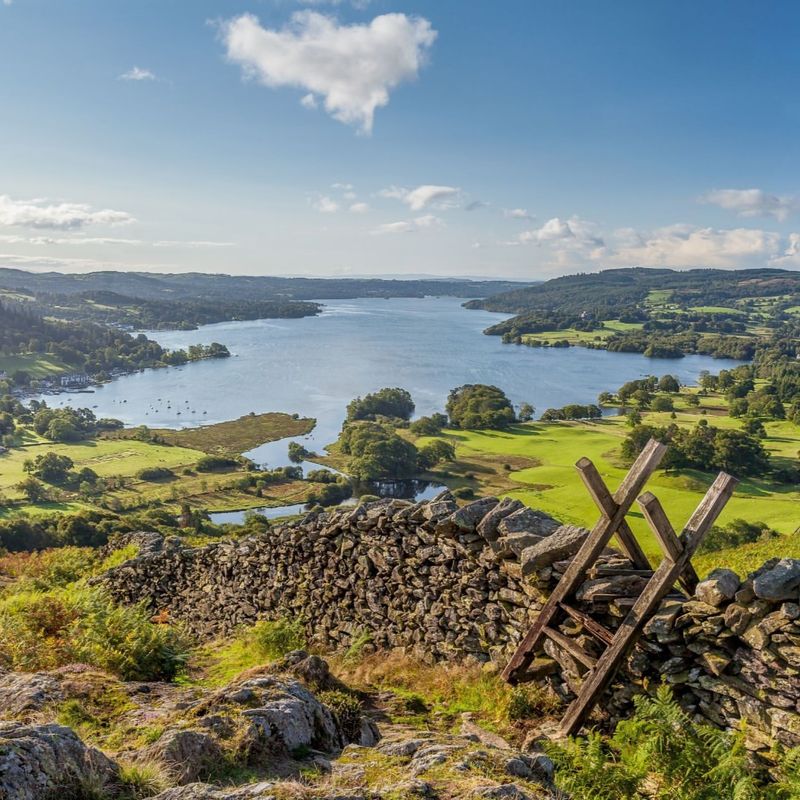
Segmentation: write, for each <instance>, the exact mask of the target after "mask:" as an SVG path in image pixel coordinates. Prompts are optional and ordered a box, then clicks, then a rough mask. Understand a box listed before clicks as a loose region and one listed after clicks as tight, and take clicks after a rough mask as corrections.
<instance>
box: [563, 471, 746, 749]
mask: <svg viewBox="0 0 800 800" xmlns="http://www.w3.org/2000/svg"><path fill="white" fill-rule="evenodd" d="M737 483H738V481H737V480H736V478H733V477H731V476H730V475H726V474H725V473H723V472H721V473H720V474H719V475H718V476H717V479H716V480H715V481H714V483H713V484H712V486H711V487H710V488H709V490H708V491H707V492H706V495H705V497H704V498H703V500H702V501H701V502H700V504H699V505H698V507H697V509H696V510H695V512H694V514H692V517H691V519H690V520H689V522H688V523H687V524H686V527H685V528H684V529H683V532H682V533H681V536H680V539H679V541H680V543H681V545H682V550H681V553H680V554H679V555H678V556H677V558H676V559H675V560H674V561H673V560H671V559H665V560H664V561H662V562H661V564H659V566H658V568H657V569H656V571H655V574H654V575H653V578H652V579H651V580H650V582H649V583H648V584H647V587H646V588H645V590H644V591H643V592H642V594H641V595H640V596H639V598H638V599H637V600H636V602H635V603H634V605H633V608H632V609H631V610H630V612H629V613H628V615H627V616H626V617H625V619H624V620H623V622H622V624H621V625H620V627H619V629H618V630H617V632H616V634H615V635H614V641H613V642H612V643H611V645H610V646H609V647H608V648H607V649H606V650H605V652H604V653H603V654H602V655H601V656H600V658H599V659H598V661H597V664H596V665H595V667H594V668H593V669H592V671H591V672H590V673H589V674H588V675H587V676H586V677H585V679H584V682H583V685H582V686H581V690H580V692H579V693H578V696H577V697H576V698H575V700H574V701H573V702H572V703H571V704H570V706H569V708H568V709H567V712H566V714H565V715H564V718H563V719H562V720H561V727H560V733H561V735H563V736H571V735H573V734H574V733H576V732H577V731H578V730H579V729H580V727H581V725H582V724H583V721H584V720H585V719H586V716H587V714H588V713H589V711H590V710H591V709H592V707H593V706H594V704H595V702H596V701H597V698H598V697H599V696H600V695H601V694H602V692H603V691H604V690H605V689H606V688H607V687H608V685H609V683H610V682H611V681H612V679H613V677H614V675H615V673H616V670H617V668H618V667H619V665H620V663H621V661H622V659H623V658H624V657H625V656H626V655H627V653H628V652H629V651H630V649H631V648H632V647H633V645H634V644H635V643H636V640H637V638H638V637H639V635H640V634H641V632H642V629H643V628H644V626H645V623H646V622H647V620H648V619H649V618H650V616H651V615H652V613H653V612H654V611H655V609H656V608H657V607H658V605H659V603H660V602H661V600H662V599H663V598H664V596H665V595H666V594H667V593H668V592H669V591H670V589H671V587H672V585H673V584H674V583H675V581H676V580H677V579H678V577H679V576H680V575H681V573H682V572H683V570H684V568H685V567H686V565H687V564H688V563H689V559H690V558H691V557H692V555H694V551H695V550H696V549H697V546H698V545H699V544H700V542H701V541H702V539H703V536H705V534H706V532H707V531H708V530H709V528H710V527H711V526H712V525H713V524H714V522H715V521H716V519H717V517H718V516H719V514H720V512H721V511H722V509H723V508H724V506H725V504H726V503H727V502H728V500H729V499H730V496H731V494H732V493H733V490H734V488H735V487H736V484H737Z"/></svg>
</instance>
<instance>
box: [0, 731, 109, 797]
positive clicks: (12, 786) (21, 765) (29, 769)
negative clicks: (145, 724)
mask: <svg viewBox="0 0 800 800" xmlns="http://www.w3.org/2000/svg"><path fill="white" fill-rule="evenodd" d="M88 787H92V788H93V789H95V790H96V794H97V796H103V797H108V798H114V797H118V796H119V794H120V788H121V787H120V783H119V767H118V766H117V765H116V764H115V763H114V762H113V761H111V759H109V758H108V757H106V756H105V755H103V753H101V752H100V751H99V750H96V749H95V748H93V747H87V746H86V745H85V744H84V743H83V742H82V741H81V740H80V739H79V738H78V737H77V735H76V734H75V732H74V731H73V730H71V729H70V728H65V727H63V726H62V725H25V724H23V723H20V722H0V797H2V798H8V800H41V798H45V797H65V798H66V797H83V796H84V795H83V794H82V792H83V793H86V796H88Z"/></svg>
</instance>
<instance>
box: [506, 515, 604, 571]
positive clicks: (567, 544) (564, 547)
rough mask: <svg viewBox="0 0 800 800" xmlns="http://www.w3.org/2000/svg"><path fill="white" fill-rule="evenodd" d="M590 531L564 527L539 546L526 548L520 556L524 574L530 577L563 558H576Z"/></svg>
mask: <svg viewBox="0 0 800 800" xmlns="http://www.w3.org/2000/svg"><path fill="white" fill-rule="evenodd" d="M588 533H589V531H587V530H586V529H585V528H578V527H576V526H575V525H562V526H561V527H560V528H559V529H558V530H557V531H555V533H552V534H550V536H548V537H547V538H546V539H543V540H542V541H541V542H539V543H538V544H535V545H533V546H531V547H528V548H526V549H525V550H523V551H522V555H521V556H520V564H521V565H522V574H523V575H530V574H531V573H532V572H536V570H537V569H540V568H541V567H546V566H549V565H550V564H553V563H554V562H556V561H560V560H561V559H562V558H568V557H569V556H574V555H575V553H577V552H578V550H580V547H581V545H582V544H583V541H584V539H586V536H587V535H588Z"/></svg>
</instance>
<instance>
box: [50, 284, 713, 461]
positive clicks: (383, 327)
mask: <svg viewBox="0 0 800 800" xmlns="http://www.w3.org/2000/svg"><path fill="white" fill-rule="evenodd" d="M462 302H463V301H461V300H459V299H455V298H449V297H445V298H434V297H431V298H426V299H424V300H419V299H393V300H377V299H360V300H347V301H333V302H326V305H325V311H324V313H323V314H321V315H320V316H318V317H306V318H303V319H291V320H260V321H253V322H227V323H220V324H218V325H208V326H206V327H204V328H201V329H200V330H196V331H154V332H149V333H148V335H149V336H151V337H152V338H154V339H156V340H158V341H159V342H160V343H161V344H163V345H164V346H165V347H169V348H178V347H186V346H187V345H189V344H193V343H200V342H205V343H208V342H211V341H218V342H222V343H223V344H225V345H227V346H228V348H229V349H230V351H231V353H232V354H233V357H232V358H228V359H220V360H215V361H205V362H200V363H196V364H190V365H186V366H184V367H177V368H169V369H158V370H147V371H145V372H141V373H137V374H135V375H128V376H125V377H123V378H120V379H118V380H115V381H114V382H112V383H110V384H107V385H105V386H102V387H101V388H99V389H97V390H96V391H95V392H94V393H93V394H77V395H59V396H56V397H49V398H47V400H48V402H49V403H51V404H52V405H62V404H65V403H71V404H73V405H82V406H86V405H89V406H96V408H95V413H96V414H97V415H98V416H111V417H117V418H119V419H122V420H123V421H124V422H125V423H127V424H135V425H140V424H146V425H149V426H152V427H181V426H189V425H201V424H204V423H211V422H221V421H223V420H228V419H233V418H236V417H239V416H241V415H243V414H247V413H249V412H251V411H255V412H264V411H286V412H289V413H299V414H301V415H303V416H309V417H315V418H316V419H317V426H316V428H315V430H314V432H313V433H312V434H311V436H310V437H308V441H307V442H304V443H305V444H306V446H307V447H308V448H309V449H317V450H321V449H322V448H323V447H324V446H325V445H326V444H329V443H330V442H331V441H333V440H335V438H336V436H337V433H338V431H339V428H340V427H341V424H342V420H343V418H344V413H345V406H346V405H347V403H348V402H349V401H350V400H351V399H352V398H353V397H356V396H357V395H363V394H365V393H366V392H370V391H374V390H376V389H379V388H381V387H382V386H402V387H404V388H406V389H408V390H409V391H410V392H411V394H412V395H413V397H414V400H415V401H416V404H417V413H418V414H429V413H431V412H433V411H443V410H444V403H445V400H446V398H447V393H448V391H449V390H450V389H452V388H453V387H455V386H459V385H461V384H464V383H492V384H495V385H497V386H499V387H500V388H501V389H503V390H504V391H505V392H506V393H507V394H508V396H509V397H510V398H511V400H512V402H514V403H517V404H518V403H521V402H525V401H527V402H529V403H531V404H533V405H534V406H535V407H536V409H537V410H538V412H541V411H543V410H544V409H545V408H548V407H551V406H562V405H564V404H566V403H573V402H575V403H588V402H594V401H595V400H596V398H597V395H598V394H599V393H600V392H601V391H604V390H612V389H615V388H617V387H618V386H619V385H620V384H622V383H624V382H625V381H627V380H631V379H633V378H638V377H641V376H643V375H647V374H651V373H655V374H658V375H662V374H664V373H667V372H670V373H672V374H674V375H676V376H678V377H679V378H680V379H681V380H682V381H684V382H693V381H695V379H696V378H697V376H698V374H699V373H700V371H701V370H703V369H711V370H714V371H717V370H719V368H720V367H721V366H723V363H722V362H719V361H716V362H715V361H714V360H713V359H711V358H708V357H705V356H688V357H686V358H681V359H658V360H654V359H648V358H645V357H644V356H640V355H636V354H632V353H607V352H605V351H602V350H587V349H585V348H582V347H572V348H564V349H560V348H559V349H542V348H531V347H517V346H513V345H504V344H502V342H501V341H500V338H499V337H496V336H483V335H482V333H481V331H482V330H483V329H484V328H486V327H487V326H489V325H491V324H494V323H496V322H497V321H499V320H501V319H503V315H499V314H492V313H489V312H484V311H467V310H465V309H463V308H462V307H461V303H462ZM168 406H169V407H168ZM249 455H250V456H251V457H252V458H254V459H255V460H256V461H257V462H259V463H267V464H270V465H271V466H278V465H282V464H285V463H288V462H287V459H286V442H285V441H282V442H276V443H272V444H267V445H264V446H262V447H259V448H257V449H256V450H254V451H252V452H251V453H250V454H249Z"/></svg>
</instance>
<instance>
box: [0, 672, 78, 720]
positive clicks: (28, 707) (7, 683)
mask: <svg viewBox="0 0 800 800" xmlns="http://www.w3.org/2000/svg"><path fill="white" fill-rule="evenodd" d="M62 699H63V694H62V691H61V682H60V681H59V680H58V678H56V676H54V675H50V674H48V673H46V672H7V673H5V674H0V709H2V710H3V715H4V716H7V717H19V716H22V715H24V714H26V713H29V712H34V711H41V710H42V709H43V708H44V707H45V706H47V705H50V704H52V703H54V702H57V701H59V700H62Z"/></svg>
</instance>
